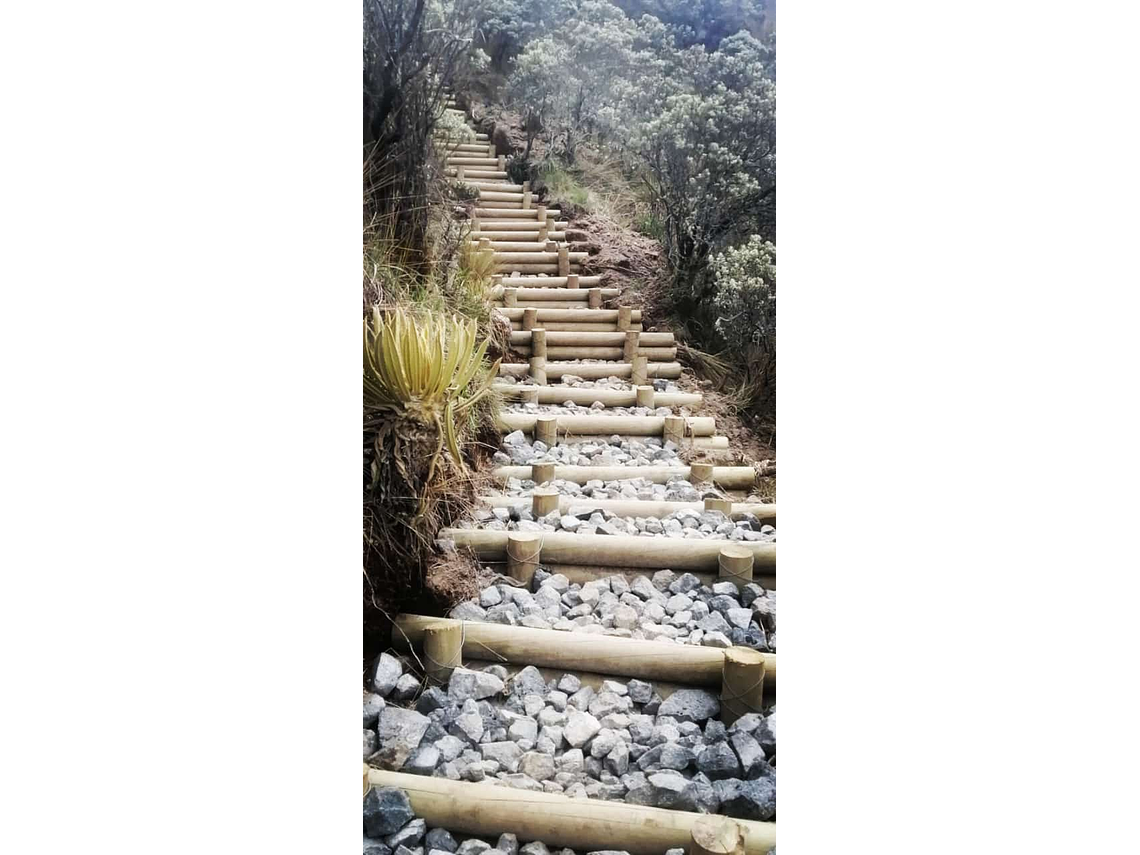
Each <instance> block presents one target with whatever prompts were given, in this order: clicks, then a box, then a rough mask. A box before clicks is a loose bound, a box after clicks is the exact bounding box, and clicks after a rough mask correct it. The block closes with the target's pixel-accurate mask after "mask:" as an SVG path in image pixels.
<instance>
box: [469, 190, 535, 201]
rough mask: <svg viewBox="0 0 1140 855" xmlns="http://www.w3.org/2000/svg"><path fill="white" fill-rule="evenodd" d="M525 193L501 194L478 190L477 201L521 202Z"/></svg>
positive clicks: (493, 191)
mask: <svg viewBox="0 0 1140 855" xmlns="http://www.w3.org/2000/svg"><path fill="white" fill-rule="evenodd" d="M525 195H526V194H525V193H503V192H499V191H495V190H480V191H479V201H480V202H481V203H482V202H522V200H523V197H524V196H525Z"/></svg>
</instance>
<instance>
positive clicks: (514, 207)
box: [479, 199, 524, 212]
mask: <svg viewBox="0 0 1140 855" xmlns="http://www.w3.org/2000/svg"><path fill="white" fill-rule="evenodd" d="M479 204H480V205H482V206H483V208H489V209H491V210H493V211H510V212H513V211H522V210H524V208H523V206H522V202H492V201H488V200H486V199H480V200H479Z"/></svg>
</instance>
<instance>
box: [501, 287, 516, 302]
mask: <svg viewBox="0 0 1140 855" xmlns="http://www.w3.org/2000/svg"><path fill="white" fill-rule="evenodd" d="M518 291H519V289H518V288H504V289H503V305H504V306H517V305H518V304H519V298H518Z"/></svg>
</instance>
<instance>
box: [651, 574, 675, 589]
mask: <svg viewBox="0 0 1140 855" xmlns="http://www.w3.org/2000/svg"><path fill="white" fill-rule="evenodd" d="M676 578H677V574H676V573H674V572H673V571H672V570H658V571H657V572H656V573H654V574H653V587H654V588H656V589H657V590H658V591H668V590H669V586H670V585H672V584H673V582H674V581H675V580H676Z"/></svg>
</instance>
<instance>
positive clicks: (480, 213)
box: [475, 208, 562, 223]
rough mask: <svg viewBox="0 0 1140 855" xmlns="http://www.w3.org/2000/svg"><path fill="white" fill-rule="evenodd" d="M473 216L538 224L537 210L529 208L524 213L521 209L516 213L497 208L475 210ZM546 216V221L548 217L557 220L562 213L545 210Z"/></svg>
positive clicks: (557, 210) (553, 209)
mask: <svg viewBox="0 0 1140 855" xmlns="http://www.w3.org/2000/svg"><path fill="white" fill-rule="evenodd" d="M475 216H476V217H484V218H487V219H498V218H500V217H501V218H505V219H509V220H533V221H534V222H536V223H537V222H538V209H537V208H531V209H530V210H528V211H524V210H522V209H519V210H516V211H503V210H501V209H498V208H476V209H475ZM546 216H547V218H548V219H549V218H550V217H554V218H555V219H558V218H559V217H561V216H562V211H560V210H559V209H558V208H547V209H546Z"/></svg>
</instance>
